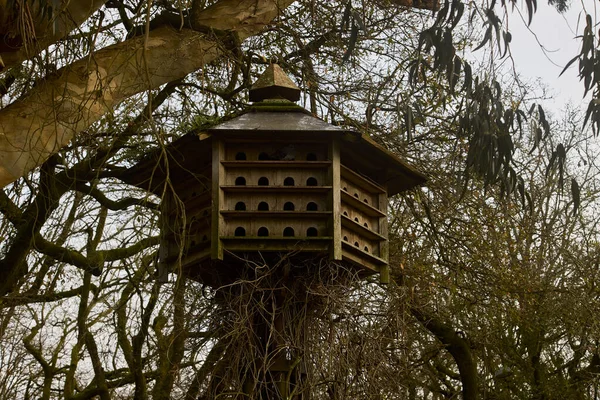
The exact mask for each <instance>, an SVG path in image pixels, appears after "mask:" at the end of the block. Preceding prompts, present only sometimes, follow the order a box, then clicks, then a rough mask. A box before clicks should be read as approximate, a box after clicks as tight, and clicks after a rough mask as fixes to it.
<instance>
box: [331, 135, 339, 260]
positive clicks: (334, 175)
mask: <svg viewBox="0 0 600 400" xmlns="http://www.w3.org/2000/svg"><path fill="white" fill-rule="evenodd" d="M329 158H330V159H331V162H332V164H331V167H330V168H329V179H330V180H331V186H332V187H333V190H332V191H331V195H330V205H329V207H331V210H332V211H333V215H332V218H331V231H332V235H333V243H332V244H331V250H330V257H331V259H332V260H336V261H339V260H341V259H342V222H341V215H340V214H341V206H342V204H341V194H340V190H341V186H340V185H341V183H340V168H341V166H340V141H339V139H338V138H334V139H333V140H332V141H331V144H330V145H329Z"/></svg>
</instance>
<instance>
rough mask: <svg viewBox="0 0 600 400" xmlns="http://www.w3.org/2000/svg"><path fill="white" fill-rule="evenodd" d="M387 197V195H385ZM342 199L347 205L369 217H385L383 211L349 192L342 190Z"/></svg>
mask: <svg viewBox="0 0 600 400" xmlns="http://www.w3.org/2000/svg"><path fill="white" fill-rule="evenodd" d="M386 198H387V196H386ZM342 201H343V202H344V203H348V205H349V206H351V207H354V208H356V209H357V210H359V211H360V212H362V213H364V214H365V215H368V216H369V217H377V218H380V217H386V215H385V213H384V212H382V211H380V210H378V209H376V208H375V207H373V206H371V205H370V204H367V203H365V202H364V201H360V199H357V198H356V197H354V196H352V195H350V193H348V192H345V191H343V190H342Z"/></svg>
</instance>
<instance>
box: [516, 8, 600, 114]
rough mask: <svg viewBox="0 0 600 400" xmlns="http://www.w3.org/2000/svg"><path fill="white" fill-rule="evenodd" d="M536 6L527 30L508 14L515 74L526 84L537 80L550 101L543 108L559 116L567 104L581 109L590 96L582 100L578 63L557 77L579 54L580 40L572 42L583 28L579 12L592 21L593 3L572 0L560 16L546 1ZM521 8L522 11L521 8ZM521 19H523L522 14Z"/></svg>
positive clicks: (525, 26)
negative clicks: (547, 93)
mask: <svg viewBox="0 0 600 400" xmlns="http://www.w3.org/2000/svg"><path fill="white" fill-rule="evenodd" d="M538 3H539V4H538V10H537V12H536V13H535V15H534V17H533V21H532V23H531V25H530V26H529V27H527V23H526V22H523V20H522V19H521V16H520V15H519V14H518V13H516V12H512V13H510V14H509V26H510V31H511V34H512V38H513V40H512V43H511V52H512V56H513V58H514V65H515V67H516V69H517V72H519V74H521V75H522V77H523V78H524V79H526V80H528V81H535V80H537V79H540V81H541V82H542V83H544V84H545V85H547V87H548V88H549V89H550V93H551V94H552V95H553V99H549V100H545V101H543V102H542V104H543V105H544V107H545V108H549V109H551V110H554V111H555V112H560V110H561V109H563V108H564V106H565V105H566V104H567V103H568V102H569V101H570V102H571V103H573V104H575V105H581V106H582V107H584V109H585V107H587V103H588V102H589V97H590V95H589V94H588V97H587V98H586V99H583V83H582V82H580V81H579V78H578V76H577V65H578V62H577V61H576V62H575V63H573V64H572V65H571V67H570V68H569V69H568V70H567V71H566V72H565V73H564V74H563V75H562V76H561V77H560V78H559V75H560V73H561V71H562V69H563V68H564V66H565V65H566V64H567V63H568V62H569V60H571V59H572V58H573V57H575V56H576V55H577V54H578V53H579V51H580V40H579V39H576V35H577V34H581V32H582V31H583V28H584V26H585V13H584V12H583V11H582V10H583V9H584V8H585V10H586V12H587V13H589V14H591V15H592V17H594V15H595V8H594V2H593V1H591V0H584V1H580V0H574V1H572V4H571V7H570V8H569V10H568V11H567V12H566V13H564V14H559V13H558V12H557V11H556V9H554V8H553V7H552V6H549V5H548V4H547V2H546V0H538ZM522 8H523V9H524V8H525V7H524V5H523V7H522ZM523 17H524V18H526V13H523ZM595 20H596V18H594V21H595ZM538 42H539V43H538Z"/></svg>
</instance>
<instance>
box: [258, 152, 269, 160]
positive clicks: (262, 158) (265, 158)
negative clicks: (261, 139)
mask: <svg viewBox="0 0 600 400" xmlns="http://www.w3.org/2000/svg"><path fill="white" fill-rule="evenodd" d="M269 158H270V157H269V154H268V153H265V152H264V151H263V152H262V153H260V154H259V155H258V159H259V160H260V161H265V160H268V159H269Z"/></svg>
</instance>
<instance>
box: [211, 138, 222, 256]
mask: <svg viewBox="0 0 600 400" xmlns="http://www.w3.org/2000/svg"><path fill="white" fill-rule="evenodd" d="M212 151H213V153H212V206H213V210H212V225H211V238H212V240H211V243H212V252H211V258H212V259H213V260H222V259H223V242H222V241H221V236H223V230H224V229H225V222H224V220H223V216H222V215H221V213H220V212H219V211H220V210H222V209H223V208H224V206H225V195H224V193H223V190H222V189H221V186H220V184H221V183H222V182H223V181H224V179H225V167H224V166H223V164H221V161H222V159H223V156H224V154H225V150H224V144H223V142H222V141H221V140H219V139H217V138H213V147H212Z"/></svg>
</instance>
